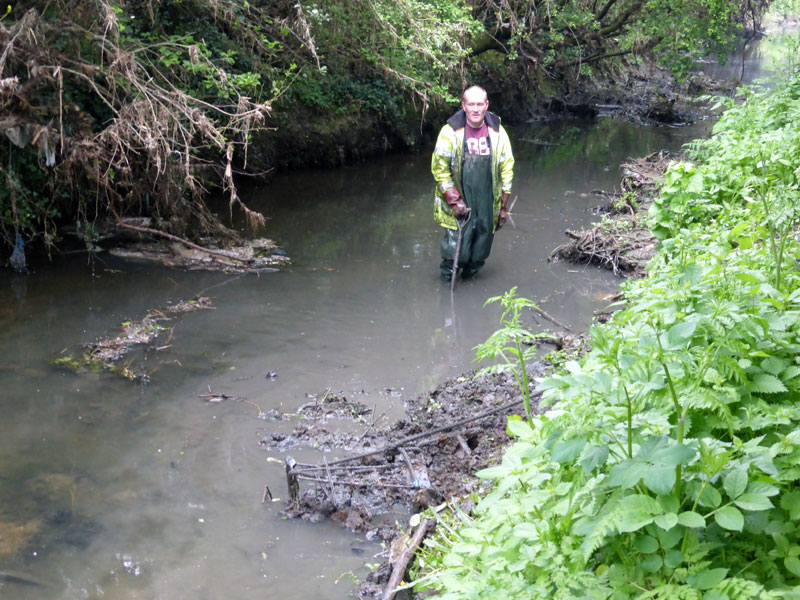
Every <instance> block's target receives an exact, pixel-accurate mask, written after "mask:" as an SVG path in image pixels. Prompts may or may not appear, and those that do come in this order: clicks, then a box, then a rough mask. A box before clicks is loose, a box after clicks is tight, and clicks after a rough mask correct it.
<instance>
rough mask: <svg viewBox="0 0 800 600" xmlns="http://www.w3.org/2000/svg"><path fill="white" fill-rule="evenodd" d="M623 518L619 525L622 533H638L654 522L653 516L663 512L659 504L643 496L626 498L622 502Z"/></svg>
mask: <svg viewBox="0 0 800 600" xmlns="http://www.w3.org/2000/svg"><path fill="white" fill-rule="evenodd" d="M620 505H621V508H622V517H621V518H620V522H619V525H618V528H619V531H620V532H621V533H629V532H632V531H638V530H639V529H641V528H642V527H644V526H646V525H649V524H650V523H652V522H653V515H654V514H658V513H660V512H661V507H660V506H659V505H658V502H656V501H655V500H653V499H652V498H650V497H649V496H644V495H641V494H634V495H631V496H626V497H625V498H623V499H622V500H621V502H620Z"/></svg>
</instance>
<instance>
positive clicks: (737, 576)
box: [417, 80, 800, 600]
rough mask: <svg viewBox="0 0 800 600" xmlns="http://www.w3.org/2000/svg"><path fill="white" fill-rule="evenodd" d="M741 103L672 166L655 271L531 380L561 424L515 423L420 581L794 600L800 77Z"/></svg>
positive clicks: (798, 547)
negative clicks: (686, 158) (561, 362)
mask: <svg viewBox="0 0 800 600" xmlns="http://www.w3.org/2000/svg"><path fill="white" fill-rule="evenodd" d="M748 94H749V97H748V98H747V101H746V102H745V103H744V104H742V105H741V106H737V107H735V108H731V109H730V110H729V111H728V112H727V113H726V114H725V115H724V116H723V118H722V119H721V120H720V122H719V124H718V125H717V126H716V128H715V134H714V137H712V138H711V139H710V140H708V141H706V142H703V143H702V144H697V145H696V146H695V149H694V155H693V157H692V160H693V162H691V163H690V162H681V163H677V164H676V165H674V166H673V167H672V168H671V169H670V170H669V172H668V173H667V176H666V178H665V184H664V186H663V188H662V190H661V197H660V198H659V199H658V200H657V201H656V203H655V205H654V206H655V208H654V209H653V211H652V212H651V222H652V224H653V227H654V229H655V230H656V231H657V232H658V234H659V236H660V237H661V239H662V244H661V251H660V253H659V255H658V256H657V257H656V258H655V259H654V261H653V263H652V264H651V268H650V275H649V277H648V278H647V279H645V280H639V281H631V282H628V283H626V284H625V285H624V286H623V293H624V296H625V308H624V309H622V310H620V311H618V312H617V313H615V316H614V319H613V320H612V321H611V322H609V323H607V324H605V325H599V326H596V327H593V328H592V330H591V332H590V341H591V348H592V349H591V351H590V352H589V353H588V354H587V355H586V356H585V357H583V358H582V359H581V360H580V362H578V361H569V362H567V363H566V364H565V369H564V371H563V372H562V373H559V374H557V375H554V376H552V377H549V378H546V379H544V380H542V381H539V382H538V386H537V390H538V391H539V392H540V393H541V394H542V402H541V403H540V406H548V407H549V410H548V411H547V412H545V413H543V414H541V415H537V416H535V417H530V416H529V422H527V423H526V422H523V421H521V420H510V421H509V424H508V430H509V433H510V434H512V435H514V436H516V438H517V441H516V443H515V444H514V445H512V446H511V447H510V448H509V449H508V451H507V452H506V454H505V455H504V457H503V459H502V462H501V464H499V465H497V466H494V467H490V468H487V469H484V470H483V471H480V472H479V473H478V476H479V477H482V478H484V479H488V480H494V481H495V482H496V484H495V487H494V488H493V489H492V491H491V492H490V493H489V494H488V495H487V496H486V497H484V498H483V499H482V500H481V501H480V503H479V504H478V506H477V507H476V510H475V513H474V515H473V516H471V517H469V516H466V515H464V514H463V513H459V514H457V515H456V516H455V517H454V518H455V519H456V521H457V523H446V524H445V525H446V526H445V527H441V528H439V530H438V534H437V536H436V537H435V538H434V539H433V540H431V541H430V542H429V543H428V545H427V550H426V553H425V556H424V561H425V569H424V570H422V571H421V572H420V573H419V574H418V578H417V586H418V587H421V588H425V587H429V588H433V589H436V590H437V591H438V592H439V594H440V595H439V596H437V597H439V598H444V599H456V598H458V599H461V598H470V599H473V598H494V597H504V598H541V599H564V600H566V599H573V598H592V599H612V600H622V599H627V598H637V599H648V598H658V599H672V598H674V599H696V600H736V599H741V600H745V599H747V600H751V599H773V598H774V599H778V598H781V599H792V598H795V599H797V598H800V484H798V481H800V402H798V399H800V270H799V269H798V267H797V264H798V259H800V247H799V245H798V241H797V240H796V239H795V235H794V233H795V227H796V223H797V220H798V219H797V212H796V211H797V208H796V206H797V204H798V202H797V200H798V197H797V185H798V184H797V174H798V172H800V168H798V166H797V165H799V164H800V136H798V135H797V131H796V126H795V123H796V122H798V115H800V100H799V99H800V81H798V80H792V81H790V82H788V83H786V84H784V85H781V86H778V88H777V89H775V90H773V91H770V92H758V93H756V92H748ZM509 294H511V296H510V298H513V299H514V301H515V302H520V303H522V302H524V299H519V298H516V297H515V296H514V294H513V290H512V292H509V293H508V294H506V296H503V298H508V297H509ZM493 300H496V299H493ZM512 314H513V313H512ZM512 322H513V319H512ZM508 339H511V340H512V341H513V339H514V338H513V337H511V338H508ZM496 345H497V344H496ZM479 348H480V347H479Z"/></svg>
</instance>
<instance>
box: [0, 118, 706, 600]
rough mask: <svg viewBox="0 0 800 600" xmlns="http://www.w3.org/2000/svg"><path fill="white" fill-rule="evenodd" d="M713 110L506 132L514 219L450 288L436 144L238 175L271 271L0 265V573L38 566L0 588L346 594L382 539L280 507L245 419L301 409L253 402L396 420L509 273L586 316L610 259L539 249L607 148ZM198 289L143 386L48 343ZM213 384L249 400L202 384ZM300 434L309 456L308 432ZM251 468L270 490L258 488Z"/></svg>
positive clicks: (620, 148)
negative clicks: (341, 404)
mask: <svg viewBox="0 0 800 600" xmlns="http://www.w3.org/2000/svg"><path fill="white" fill-rule="evenodd" d="M709 127H710V124H709V123H699V124H697V125H694V126H691V127H686V128H655V127H643V126H635V125H631V124H629V123H625V122H621V121H616V120H613V119H608V118H601V119H598V120H597V121H594V122H578V121H575V122H558V123H555V124H538V125H532V126H530V127H524V128H523V127H519V128H512V129H510V135H511V139H512V142H513V143H514V148H515V154H516V157H517V163H516V179H515V186H514V194H517V195H518V196H519V200H518V202H517V204H516V206H515V209H514V213H515V214H514V216H513V223H509V224H508V225H507V226H506V228H505V229H503V230H502V231H501V232H499V234H498V235H497V238H496V240H495V245H494V248H493V250H492V256H491V257H490V258H489V261H488V263H487V266H486V268H485V270H484V271H483V272H482V273H481V275H480V277H479V278H478V279H476V280H475V281H470V282H464V283H461V282H459V283H458V284H457V287H456V290H455V294H454V296H453V298H452V300H451V296H450V293H449V291H448V288H447V286H446V285H445V284H443V283H442V282H441V281H439V279H438V268H437V265H438V261H439V258H438V248H439V240H440V237H441V233H440V230H439V229H438V228H437V227H436V226H435V224H434V223H433V220H432V204H431V202H432V182H431V178H430V174H429V162H430V149H425V151H423V152H420V153H419V154H403V155H394V156H390V157H387V158H382V159H378V160H373V161H370V162H367V163H364V164H360V165H357V166H352V167H344V168H340V169H336V170H326V171H318V170H307V171H302V172H295V173H289V174H283V175H279V176H277V177H274V178H273V180H272V181H271V182H270V183H269V185H267V186H264V187H262V188H252V189H249V190H248V192H247V198H246V201H247V202H248V204H249V205H250V206H251V207H252V208H254V209H258V210H262V211H263V212H264V213H265V214H267V215H268V216H269V217H270V219H269V221H268V223H267V231H266V232H265V234H266V236H267V237H271V238H273V239H275V240H277V241H278V242H279V243H280V244H281V245H282V246H283V247H284V248H285V250H286V252H287V253H288V255H289V256H291V257H292V259H293V266H292V267H291V268H290V269H288V270H286V271H285V272H280V273H268V274H262V275H245V276H227V275H222V274H215V273H202V272H176V271H169V270H166V269H162V268H157V267H152V266H148V265H145V264H138V263H132V262H123V261H121V260H116V259H113V258H110V257H108V256H106V255H99V256H96V257H94V258H89V257H87V256H86V255H72V256H66V257H59V258H56V259H54V260H53V262H51V263H48V264H39V265H35V267H34V272H33V273H31V274H30V275H28V276H27V277H20V276H16V275H12V274H10V273H9V272H8V271H5V270H4V271H2V273H0V332H1V333H0V336H1V337H0V340H1V341H0V573H14V574H15V575H19V576H22V577H23V578H27V579H30V580H33V581H35V582H37V583H38V584H37V585H24V584H23V581H21V580H19V579H17V580H14V579H3V578H2V577H0V597H2V598H10V599H21V600H28V599H36V600H77V599H84V598H86V599H100V598H104V599H123V598H124V599H136V598H142V599H154V598H156V599H162V598H169V599H183V598H186V599H192V600H204V599H209V600H210V599H218V598H237V599H241V600H249V599H263V598H290V599H292V598H315V599H331V600H333V599H337V600H338V599H344V598H348V597H349V596H350V595H351V594H352V591H353V589H354V586H353V579H354V578H363V577H364V575H365V574H366V572H367V569H368V567H367V566H366V565H367V564H368V563H377V562H379V560H378V559H377V558H375V555H376V554H377V553H379V552H380V551H381V548H380V546H378V545H376V544H373V543H370V542H368V541H366V540H365V539H363V538H362V537H359V536H358V535H355V534H352V533H349V532H347V531H345V530H344V529H342V528H341V527H340V526H338V525H335V524H331V523H317V524H309V523H305V522H301V521H288V520H285V519H283V518H281V516H280V511H281V509H282V507H283V504H284V500H285V498H286V486H285V479H284V474H283V467H282V465H281V464H280V461H282V460H283V458H284V457H283V456H281V455H272V454H270V453H269V452H266V451H265V450H263V449H262V448H261V447H260V446H259V440H260V439H261V438H262V437H263V436H264V435H265V434H268V433H271V432H273V431H277V430H280V429H281V428H287V427H291V426H292V424H291V423H290V424H287V423H285V422H274V421H270V420H268V419H264V418H260V413H267V412H269V411H271V410H276V411H278V412H281V413H282V412H291V411H294V410H296V409H297V408H298V407H299V406H300V405H302V404H304V403H306V402H308V401H309V399H311V398H314V397H321V396H322V395H323V394H324V393H325V390H327V389H329V388H330V389H331V390H334V391H336V392H337V393H341V394H343V395H345V396H347V397H348V398H352V399H354V400H358V401H359V402H362V403H364V404H366V405H367V406H374V407H375V409H376V413H378V414H380V413H386V417H385V418H387V419H391V418H396V417H398V416H399V415H401V414H402V411H403V400H404V398H411V397H415V396H416V395H418V394H421V393H425V392H426V391H427V390H430V389H432V388H433V387H435V385H436V384H437V383H438V382H440V381H441V380H443V379H444V378H447V377H450V376H454V375H458V374H461V373H463V372H465V371H467V370H469V369H471V368H473V367H474V365H473V363H472V358H473V350H472V349H473V347H474V346H475V345H476V344H478V343H480V342H482V341H484V340H485V339H486V338H487V337H488V335H489V334H490V333H491V332H492V331H494V329H495V328H496V326H497V319H498V316H499V313H498V310H497V308H496V307H489V308H486V309H484V308H482V306H483V304H484V302H485V301H486V299H487V298H488V297H490V296H494V295H499V294H501V293H503V292H504V291H505V290H507V289H509V288H511V287H512V286H517V288H518V293H519V294H520V295H521V296H525V297H527V298H531V299H533V300H535V301H536V302H538V303H539V304H540V306H541V307H542V308H544V309H545V310H546V311H547V312H549V313H550V314H551V315H553V316H554V317H556V318H557V319H559V320H560V321H562V322H566V323H569V324H571V325H572V326H573V327H574V328H575V329H585V328H586V327H587V326H588V324H589V322H590V320H591V316H592V312H593V311H594V310H596V309H598V308H602V307H604V306H605V305H606V304H607V301H608V298H609V297H610V296H611V295H612V294H614V293H615V291H616V289H617V285H618V280H616V279H614V278H613V277H612V275H611V274H610V273H607V272H605V271H600V270H597V269H596V268H593V267H583V266H575V265H570V264H559V263H556V264H554V263H551V262H549V261H548V256H549V254H550V252H551V250H552V249H553V248H554V247H555V246H557V245H559V244H560V243H562V242H563V241H564V239H565V238H564V235H563V232H564V230H565V229H566V228H571V229H579V228H581V227H583V226H585V225H587V224H589V223H590V222H591V221H592V220H593V217H592V216H591V215H590V214H589V211H588V209H589V208H590V207H591V206H593V205H595V204H597V203H598V202H599V200H598V198H597V197H595V196H593V195H592V193H591V192H592V191H593V190H595V189H605V190H613V189H616V188H617V187H618V185H619V181H620V171H619V164H620V163H621V162H623V161H625V159H627V158H628V157H632V156H640V155H644V154H647V153H650V152H653V151H657V150H660V149H663V148H667V149H671V150H675V149H678V148H679V147H680V146H681V145H682V144H683V143H684V142H686V141H688V140H690V139H693V138H695V137H698V136H702V135H705V134H706V133H707V131H708V129H709ZM542 142H544V144H543V143H542ZM198 294H203V295H206V296H208V297H209V298H210V299H211V300H212V302H213V304H214V306H215V309H214V310H207V311H199V312H195V313H190V314H187V315H185V316H183V317H182V318H181V319H180V320H179V321H178V322H177V323H176V324H175V329H174V331H173V335H172V338H171V339H169V340H164V341H163V345H166V346H169V347H168V348H165V349H163V350H161V351H158V352H156V351H151V352H149V353H148V354H147V356H144V355H142V354H141V353H139V354H134V355H132V358H131V360H132V363H131V367H133V368H146V369H147V370H148V372H149V373H150V378H151V381H150V383H149V384H148V385H138V384H133V383H130V382H128V381H126V380H124V379H122V378H119V377H115V376H113V375H110V374H107V373H93V372H87V373H82V374H75V373H72V372H68V371H63V370H60V369H58V368H56V367H55V366H53V364H52V361H53V359H55V358H56V357H58V356H60V355H62V353H63V352H65V351H75V350H76V348H78V347H79V345H80V344H82V343H86V342H90V341H93V340H95V339H97V338H99V337H102V336H105V335H108V334H112V333H114V332H116V331H118V329H119V327H120V325H121V324H122V323H123V322H125V321H128V320H136V319H140V318H142V317H143V316H144V314H145V313H146V312H147V311H148V310H149V309H152V308H160V307H164V306H166V305H167V304H168V303H170V302H176V301H179V300H184V299H190V298H192V297H194V296H195V295H198ZM532 325H533V326H534V327H539V328H545V327H546V326H548V325H549V324H548V323H546V322H545V323H541V324H539V325H536V324H535V323H532ZM268 374H273V375H272V376H271V377H268ZM209 390H213V391H214V392H217V393H224V394H228V395H230V396H237V397H239V399H234V400H229V401H227V402H223V403H209V402H206V401H205V400H204V399H203V398H201V397H200V396H201V395H202V394H207V393H208V392H209ZM351 426H352V425H351ZM356 426H361V427H365V426H366V425H364V424H362V425H356ZM329 454H330V456H329V457H328V458H329V459H330V460H332V459H333V458H335V453H329ZM293 455H294V456H295V458H297V459H298V460H304V459H308V461H309V462H311V461H318V460H320V454H319V453H318V452H316V451H315V450H314V449H313V448H306V449H299V450H298V451H296V452H293ZM268 458H273V459H277V461H276V462H272V461H269V460H268ZM265 485H267V486H269V488H270V490H271V491H272V493H273V495H274V496H275V497H276V498H279V499H280V500H278V501H276V502H269V501H267V502H266V503H264V502H263V498H264V486H265ZM389 518H391V515H390V516H389Z"/></svg>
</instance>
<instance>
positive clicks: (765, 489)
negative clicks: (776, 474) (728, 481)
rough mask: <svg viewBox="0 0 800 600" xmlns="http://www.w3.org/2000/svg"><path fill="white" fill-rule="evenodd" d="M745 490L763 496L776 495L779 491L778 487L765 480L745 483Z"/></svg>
mask: <svg viewBox="0 0 800 600" xmlns="http://www.w3.org/2000/svg"><path fill="white" fill-rule="evenodd" d="M746 491H747V492H749V493H751V494H762V495H764V496H777V495H778V494H780V493H781V490H780V488H779V487H777V486H775V485H772V484H771V483H767V482H766V481H751V482H750V483H749V484H747V490H746Z"/></svg>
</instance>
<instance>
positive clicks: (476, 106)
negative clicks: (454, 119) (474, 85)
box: [461, 90, 489, 127]
mask: <svg viewBox="0 0 800 600" xmlns="http://www.w3.org/2000/svg"><path fill="white" fill-rule="evenodd" d="M461 108H463V109H464V112H465V113H467V123H469V124H470V125H471V126H472V127H480V126H481V125H482V124H483V116H484V115H485V114H486V111H487V110H488V109H489V101H488V100H487V99H486V94H484V93H483V92H482V91H481V90H468V91H467V93H466V94H465V95H464V99H463V100H462V101H461Z"/></svg>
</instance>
